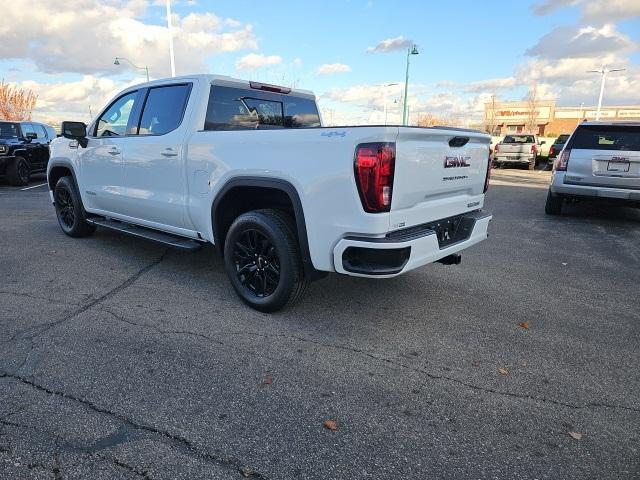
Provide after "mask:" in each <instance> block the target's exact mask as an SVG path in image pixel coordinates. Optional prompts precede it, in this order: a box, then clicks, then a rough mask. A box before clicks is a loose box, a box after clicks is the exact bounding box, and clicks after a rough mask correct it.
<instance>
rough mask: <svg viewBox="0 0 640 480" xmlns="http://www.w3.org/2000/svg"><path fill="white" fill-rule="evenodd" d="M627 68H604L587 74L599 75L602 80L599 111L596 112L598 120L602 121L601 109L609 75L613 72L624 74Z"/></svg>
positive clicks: (589, 71) (588, 71)
mask: <svg viewBox="0 0 640 480" xmlns="http://www.w3.org/2000/svg"><path fill="white" fill-rule="evenodd" d="M625 70H626V68H610V69H606V68H603V69H602V70H587V73H599V74H600V75H601V77H600V78H601V80H600V97H599V98H598V110H597V112H596V120H600V109H601V108H602V96H603V95H604V83H605V81H606V80H607V74H609V73H611V72H624V71H625Z"/></svg>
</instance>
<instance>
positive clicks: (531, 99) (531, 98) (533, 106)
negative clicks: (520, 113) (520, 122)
mask: <svg viewBox="0 0 640 480" xmlns="http://www.w3.org/2000/svg"><path fill="white" fill-rule="evenodd" d="M539 110H540V106H539V104H538V83H537V82H533V84H531V88H530V89H529V93H528V94H527V124H526V125H525V128H526V130H527V133H534V134H537V133H538V122H537V120H538V116H539V114H540V111H539Z"/></svg>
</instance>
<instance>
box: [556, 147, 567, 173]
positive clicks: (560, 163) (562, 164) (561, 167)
mask: <svg viewBox="0 0 640 480" xmlns="http://www.w3.org/2000/svg"><path fill="white" fill-rule="evenodd" d="M569 155H571V149H569V148H564V149H563V150H562V151H561V152H560V155H558V158H556V163H555V165H554V166H553V168H554V169H555V170H556V171H558V172H566V171H567V166H568V165H569Z"/></svg>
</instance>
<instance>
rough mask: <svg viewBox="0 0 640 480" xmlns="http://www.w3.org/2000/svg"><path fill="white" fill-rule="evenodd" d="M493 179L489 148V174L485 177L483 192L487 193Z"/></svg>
mask: <svg viewBox="0 0 640 480" xmlns="http://www.w3.org/2000/svg"><path fill="white" fill-rule="evenodd" d="M490 179H491V149H489V158H488V159H487V175H486V176H485V177H484V190H483V191H482V193H487V190H489V180H490Z"/></svg>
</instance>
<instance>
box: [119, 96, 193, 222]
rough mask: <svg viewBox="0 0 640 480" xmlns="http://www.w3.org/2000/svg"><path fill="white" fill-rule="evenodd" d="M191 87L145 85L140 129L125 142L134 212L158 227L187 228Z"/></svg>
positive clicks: (130, 208) (128, 194)
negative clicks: (185, 146) (185, 145)
mask: <svg viewBox="0 0 640 480" xmlns="http://www.w3.org/2000/svg"><path fill="white" fill-rule="evenodd" d="M191 87H192V84H191V83H176V84H168V85H161V86H158V87H152V88H149V89H145V94H144V95H143V96H144V97H145V98H144V102H143V107H142V112H141V115H140V122H139V124H138V129H137V135H130V136H128V137H127V138H126V139H125V143H124V149H123V155H124V178H125V185H126V187H125V192H124V195H125V196H126V198H127V205H128V207H127V209H128V212H129V213H128V215H130V216H132V217H134V218H139V219H144V220H146V221H150V222H154V223H155V224H158V225H157V226H158V227H162V226H168V227H173V228H185V214H186V194H187V188H186V174H185V162H184V154H185V152H184V151H183V143H184V140H185V137H186V131H185V128H186V126H185V125H183V118H184V117H185V112H186V109H187V102H188V99H189V94H190V92H191ZM184 123H185V124H186V123H187V122H184ZM134 128H135V127H134Z"/></svg>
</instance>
